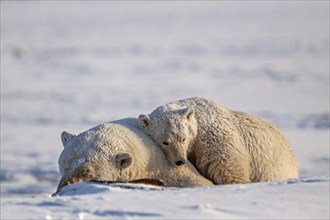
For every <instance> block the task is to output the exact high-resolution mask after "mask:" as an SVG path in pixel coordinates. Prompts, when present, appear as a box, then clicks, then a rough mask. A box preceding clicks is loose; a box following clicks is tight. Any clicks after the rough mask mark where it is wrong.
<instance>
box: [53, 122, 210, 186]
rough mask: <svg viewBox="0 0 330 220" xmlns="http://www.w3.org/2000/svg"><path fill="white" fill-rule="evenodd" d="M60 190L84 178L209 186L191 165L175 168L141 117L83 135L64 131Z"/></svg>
mask: <svg viewBox="0 0 330 220" xmlns="http://www.w3.org/2000/svg"><path fill="white" fill-rule="evenodd" d="M61 138H62V143H63V146H64V149H63V151H62V153H61V155H60V157H59V160H58V163H59V170H60V173H61V175H62V178H61V180H60V182H59V185H58V190H59V189H60V188H62V187H63V186H65V185H68V184H72V183H76V182H81V181H89V180H96V181H123V182H127V181H133V180H137V179H156V180H161V181H163V182H164V183H165V185H167V186H176V187H193V186H209V185H212V183H211V182H210V181H209V180H207V179H205V178H204V177H202V176H201V175H200V174H199V173H198V172H197V170H196V169H195V168H194V167H193V166H192V165H191V164H188V165H189V166H187V167H182V169H181V168H180V169H179V168H175V167H173V166H171V165H170V163H169V162H168V161H167V160H166V158H165V155H164V154H163V152H162V151H161V150H160V149H159V148H158V147H157V146H156V144H155V143H154V142H153V141H152V140H151V139H150V138H149V137H148V136H147V135H146V134H145V133H144V132H143V130H142V129H141V128H140V127H139V125H138V120H137V119H134V118H126V119H122V120H118V121H115V122H109V123H105V124H101V125H99V126H96V127H94V128H92V129H90V130H87V131H85V132H82V133H81V134H79V135H73V134H70V133H68V132H63V133H62V135H61Z"/></svg>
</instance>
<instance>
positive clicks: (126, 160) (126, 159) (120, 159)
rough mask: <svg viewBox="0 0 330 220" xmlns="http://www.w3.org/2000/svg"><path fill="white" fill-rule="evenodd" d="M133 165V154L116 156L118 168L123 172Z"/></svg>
mask: <svg viewBox="0 0 330 220" xmlns="http://www.w3.org/2000/svg"><path fill="white" fill-rule="evenodd" d="M132 163H133V157H132V155H131V154H128V153H121V154H118V155H117V156H116V166H117V167H118V168H119V169H121V170H122V169H125V168H127V167H129V166H131V165H132Z"/></svg>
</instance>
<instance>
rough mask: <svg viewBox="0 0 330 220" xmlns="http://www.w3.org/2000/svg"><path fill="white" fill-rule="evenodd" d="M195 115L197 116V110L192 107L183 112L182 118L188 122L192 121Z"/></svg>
mask: <svg viewBox="0 0 330 220" xmlns="http://www.w3.org/2000/svg"><path fill="white" fill-rule="evenodd" d="M194 115H195V109H194V108H193V107H191V106H189V107H188V108H185V109H184V110H183V112H182V116H183V117H185V118H186V119H188V120H191V119H192V118H193V117H194Z"/></svg>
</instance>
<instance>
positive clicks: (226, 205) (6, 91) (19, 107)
mask: <svg viewBox="0 0 330 220" xmlns="http://www.w3.org/2000/svg"><path fill="white" fill-rule="evenodd" d="M191 96H205V97H209V98H212V99H215V100H217V101H219V102H220V103H222V104H223V105H224V106H226V107H228V108H232V109H235V110H241V111H247V112H250V113H254V114H257V115H260V116H262V117H264V118H266V119H268V120H269V121H271V122H273V123H274V124H275V125H277V126H278V127H280V128H281V129H282V130H283V132H284V133H285V134H286V136H287V137H288V139H289V140H290V142H291V143H292V146H293V148H294V150H295V152H296V155H297V158H298V161H299V172H300V179H299V180H288V181H283V182H276V183H257V184H245V185H226V186H215V187H210V188H196V189H173V188H171V189H168V188H166V189H158V188H154V187H149V186H141V187H137V188H135V189H126V188H119V187H118V186H114V185H104V184H103V185H102V184H96V183H79V184H74V185H70V186H67V187H65V188H63V191H62V192H61V195H58V196H55V197H51V194H52V193H54V192H55V190H56V186H57V183H58V181H59V178H60V174H59V171H58V165H57V159H58V156H59V154H60V152H61V150H62V144H61V140H60V134H61V132H62V131H63V130H67V131H68V132H71V133H80V132H82V131H85V130H87V129H89V128H91V127H94V126H95V125H97V124H100V123H104V122H107V121H112V120H116V119H120V118H126V117H137V116H138V115H139V114H140V113H148V112H150V111H152V110H153V109H154V108H156V107H158V106H159V105H161V104H164V103H166V102H169V101H174V100H177V99H181V98H186V97H191ZM329 113H330V111H329V2H328V1H289V2H285V1H266V2H263V1H233V2H230V1H207V2H202V1H200V2H198V1H193V2H185V1H178V2H176V1H173V2H163V1H157V2H150V1H141V2H132V1H129V2H117V1H97V2H90V1H64V2H63V1H58V2H57V1H46V2H42V1H26V2H25V1H1V175H0V181H1V182H0V183H1V212H0V213H1V214H0V215H1V216H0V217H1V219H96V218H104V219H111V218H112V219H127V218H129V219H132V218H133V219H136V218H138V219H139V218H140V219H141V218H143V219H144V218H150V219H155V218H162V219H169V218H176V219H179V218H180V219H182V218H196V219H200V218H206V219H210V218H215V219H221V218H222V219H230V218H234V219H245V218H250V219H251V218H253V219H255V218H261V219H265V218H270V219H280V218H282V219H289V218H292V219H329V218H330V216H329V128H330V123H329V118H330V117H329ZM135 187H136V186H135Z"/></svg>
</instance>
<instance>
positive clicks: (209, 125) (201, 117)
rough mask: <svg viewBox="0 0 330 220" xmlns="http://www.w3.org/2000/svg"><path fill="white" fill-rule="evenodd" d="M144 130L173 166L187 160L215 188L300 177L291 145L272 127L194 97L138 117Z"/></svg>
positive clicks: (247, 115)
mask: <svg viewBox="0 0 330 220" xmlns="http://www.w3.org/2000/svg"><path fill="white" fill-rule="evenodd" d="M139 122H140V126H141V127H142V128H143V129H144V131H145V132H146V133H147V134H148V135H150V136H151V137H152V138H153V139H154V140H155V142H156V143H157V144H158V145H159V147H160V148H161V149H162V150H163V151H164V153H165V154H166V156H167V158H168V160H169V161H170V162H171V163H172V164H173V165H174V166H175V165H176V162H177V161H180V160H182V158H183V159H187V158H188V159H189V160H190V161H191V162H193V163H194V164H195V166H196V167H197V169H198V170H199V171H200V173H201V174H202V175H204V176H205V177H207V178H208V179H211V180H212V181H214V183H216V184H227V183H247V182H260V181H276V180H283V179H288V178H297V177H298V171H297V162H296V159H295V156H294V153H293V151H292V149H291V146H290V144H289V143H288V141H287V139H286V138H285V137H284V135H283V134H281V132H280V131H279V130H278V129H277V128H276V127H275V126H274V125H272V124H270V123H269V122H267V121H265V120H264V119H261V118H259V117H257V116H254V115H251V114H247V113H243V112H237V111H231V110H229V109H226V108H224V107H222V106H221V105H220V104H218V103H216V102H215V101H213V100H210V99H206V98H202V97H193V98H187V99H183V100H179V101H177V102H172V103H168V104H166V105H163V106H160V107H158V108H157V109H155V110H154V111H153V112H152V113H151V114H149V115H140V116H139Z"/></svg>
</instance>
